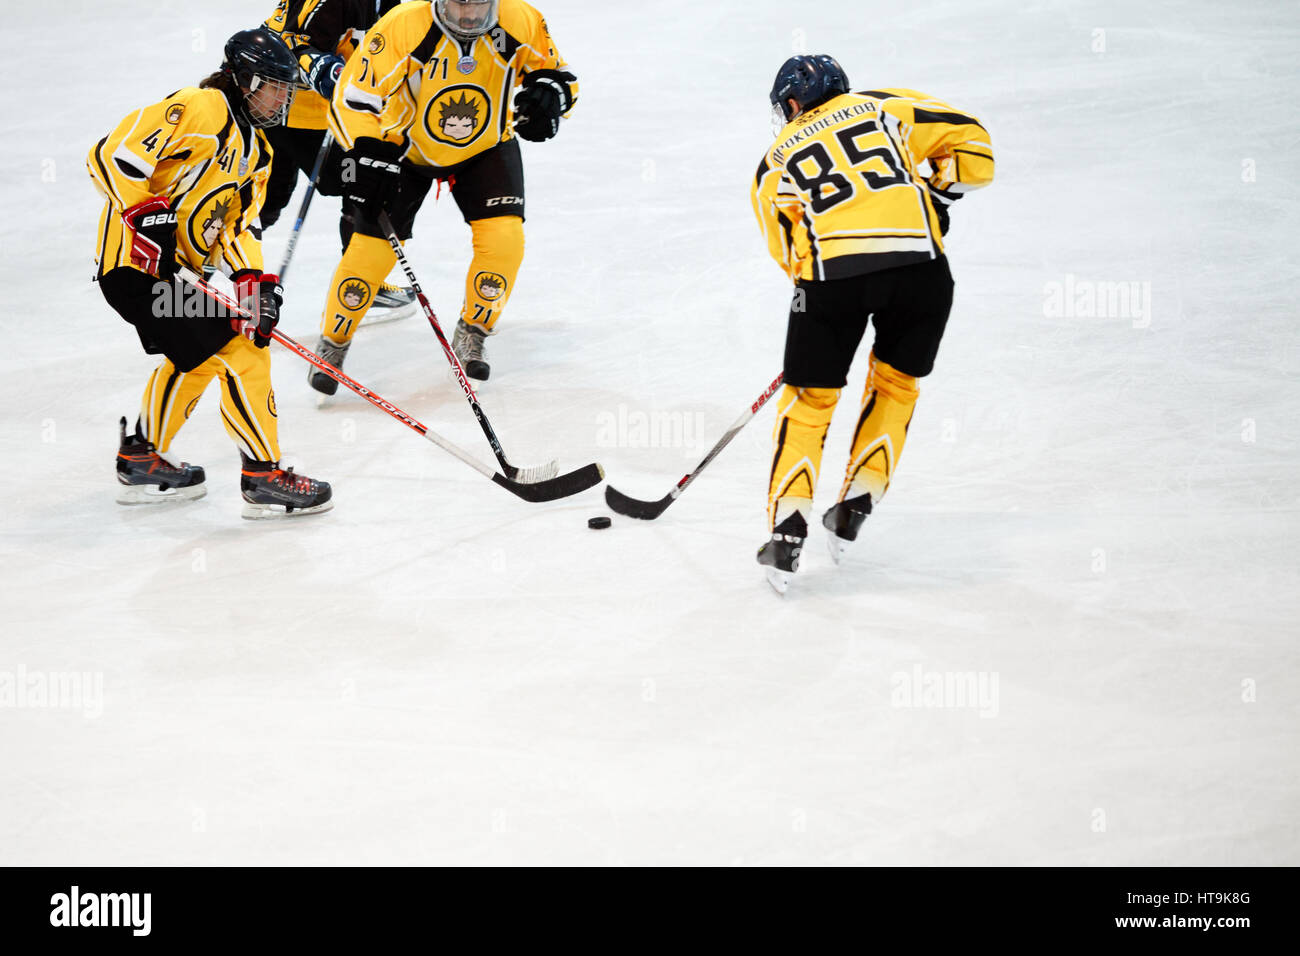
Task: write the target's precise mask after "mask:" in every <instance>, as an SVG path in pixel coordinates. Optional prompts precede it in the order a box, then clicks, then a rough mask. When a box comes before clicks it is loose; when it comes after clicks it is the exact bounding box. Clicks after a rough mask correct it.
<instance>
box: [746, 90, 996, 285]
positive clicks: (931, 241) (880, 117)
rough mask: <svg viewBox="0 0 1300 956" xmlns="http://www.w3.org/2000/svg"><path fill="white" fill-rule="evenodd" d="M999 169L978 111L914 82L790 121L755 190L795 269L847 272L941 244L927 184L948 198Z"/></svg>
mask: <svg viewBox="0 0 1300 956" xmlns="http://www.w3.org/2000/svg"><path fill="white" fill-rule="evenodd" d="M926 160H929V165H930V168H931V172H930V174H929V176H925V175H923V174H922V172H921V164H922V163H923V162H924V161H926ZM992 181H993V148H992V146H991V145H990V140H989V134H988V132H987V131H986V130H985V129H984V127H983V126H982V125H981V124H980V122H979V120H977V119H976V118H975V117H973V116H970V115H967V114H965V113H960V112H958V111H957V110H955V109H953V108H952V107H951V106H949V105H948V104H946V103H943V102H940V101H939V100H936V99H934V98H933V97H930V96H926V95H925V94H924V93H918V92H917V91H916V90H902V89H899V90H869V91H866V92H862V93H843V94H841V95H839V96H836V97H834V98H832V99H830V100H828V101H827V102H825V103H823V104H822V105H820V106H817V107H815V108H813V109H811V110H807V111H805V112H803V113H800V114H799V115H798V116H796V117H795V118H794V119H793V120H791V121H790V122H789V123H787V124H786V126H785V128H784V129H782V130H781V132H780V134H779V135H778V136H777V138H776V142H775V143H774V144H773V145H772V147H771V148H770V149H769V150H768V151H767V153H766V154H765V155H764V157H763V160H762V162H761V163H759V166H758V174H757V175H756V176H755V178H754V183H753V186H752V188H751V199H752V201H753V205H754V213H755V215H756V216H757V217H758V221H759V224H760V226H761V227H762V229H763V234H764V236H765V238H766V239H767V245H768V251H769V252H770V253H771V255H772V258H773V259H775V260H776V261H777V262H778V263H779V264H780V265H781V267H782V268H784V269H785V270H786V272H787V274H789V276H790V277H791V278H792V279H795V280H799V279H806V280H811V279H816V280H826V279H840V278H844V277H846V276H854V275H862V274H864V273H867V272H875V271H878V270H880V269H889V268H892V267H894V266H900V265H907V264H909V263H914V262H924V261H926V260H928V259H934V258H937V257H938V256H940V255H942V254H943V240H942V237H941V236H940V233H939V221H938V218H937V216H936V215H935V211H934V206H933V203H932V202H931V197H930V190H931V189H933V190H935V191H936V192H938V193H939V194H940V195H941V196H942V197H944V198H945V199H949V200H951V199H956V198H957V197H959V196H960V195H961V194H962V193H964V192H967V191H969V190H972V189H978V188H979V187H981V186H986V185H988V184H989V183H990V182H992Z"/></svg>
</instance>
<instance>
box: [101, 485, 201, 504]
mask: <svg viewBox="0 0 1300 956" xmlns="http://www.w3.org/2000/svg"><path fill="white" fill-rule="evenodd" d="M207 493H208V486H207V485H206V484H202V485H190V486H189V487H187V488H168V489H167V490H166V491H159V490H158V488H157V485H123V486H122V487H121V488H120V489H119V490H118V492H117V503H118V504H119V505H161V504H167V503H170V502H173V501H194V500H196V499H198V498H202V497H203V496H204V495H206V494H207Z"/></svg>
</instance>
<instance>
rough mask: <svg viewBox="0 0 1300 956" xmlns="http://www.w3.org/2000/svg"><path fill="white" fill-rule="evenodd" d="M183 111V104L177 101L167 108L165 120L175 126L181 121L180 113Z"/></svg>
mask: <svg viewBox="0 0 1300 956" xmlns="http://www.w3.org/2000/svg"><path fill="white" fill-rule="evenodd" d="M184 112H185V105H184V104H183V103H177V104H176V105H175V106H173V107H171V108H170V109H169V110H167V122H169V123H171V124H172V125H173V126H175V125H176V124H177V123H179V122H180V121H181V115H182V114H184Z"/></svg>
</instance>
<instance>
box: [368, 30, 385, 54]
mask: <svg viewBox="0 0 1300 956" xmlns="http://www.w3.org/2000/svg"><path fill="white" fill-rule="evenodd" d="M386 44H387V41H385V40H384V35H383V34H382V33H376V34H375V35H374V36H372V37H371V38H370V43H369V45H367V46H366V50H367V51H368V52H369V53H370V54H371V55H372V56H373V55H374V54H376V53H378V52H379V51H380V50H382V49H383V48H384V46H385V45H386Z"/></svg>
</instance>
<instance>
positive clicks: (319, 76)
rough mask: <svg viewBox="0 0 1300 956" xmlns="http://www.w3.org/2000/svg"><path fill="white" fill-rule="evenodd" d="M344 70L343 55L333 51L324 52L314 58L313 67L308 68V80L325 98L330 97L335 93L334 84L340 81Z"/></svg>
mask: <svg viewBox="0 0 1300 956" xmlns="http://www.w3.org/2000/svg"><path fill="white" fill-rule="evenodd" d="M342 72H343V57H341V56H337V55H335V54H333V53H322V54H321V55H320V56H318V57H316V59H314V60H312V62H311V67H310V68H309V69H308V70H307V82H308V83H310V84H311V88H312V89H313V90H315V91H316V92H317V93H319V94H320V95H321V96H323V97H325V99H329V98H330V97H331V96H333V95H334V85H335V84H336V83H338V81H339V75H340V74H341V73H342Z"/></svg>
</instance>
